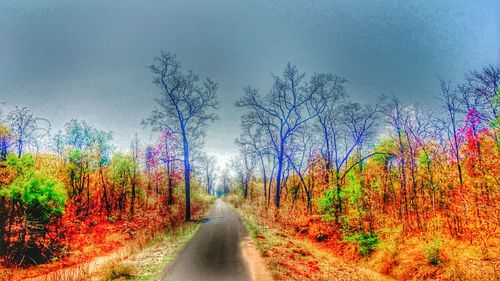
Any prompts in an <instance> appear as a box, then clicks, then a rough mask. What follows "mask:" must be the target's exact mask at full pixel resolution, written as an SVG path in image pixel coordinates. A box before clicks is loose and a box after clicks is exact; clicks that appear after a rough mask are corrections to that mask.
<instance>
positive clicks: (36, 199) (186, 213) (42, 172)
mask: <svg viewBox="0 0 500 281" xmlns="http://www.w3.org/2000/svg"><path fill="white" fill-rule="evenodd" d="M161 67H169V69H170V67H173V68H175V71H176V72H175V73H174V74H172V75H173V76H172V77H170V76H169V77H159V76H161V75H160V74H161V71H160V72H158V71H159V70H158V69H159V68H161ZM150 70H151V72H152V73H153V83H154V84H155V85H157V86H159V87H160V89H162V87H167V88H163V89H162V90H163V92H161V93H160V95H161V97H162V98H163V100H160V99H158V100H156V101H157V102H158V103H160V104H161V105H162V106H161V107H159V108H157V109H155V110H154V111H153V112H152V113H151V114H150V115H149V116H148V117H146V118H145V119H144V120H143V122H142V124H143V126H144V127H146V128H151V129H153V131H154V135H153V137H152V141H150V142H149V143H142V142H141V140H140V139H139V137H138V136H137V134H136V135H134V136H131V141H130V145H129V146H128V147H127V148H122V149H119V148H117V147H115V146H114V145H113V144H112V140H113V133H112V132H108V131H104V130H100V129H98V128H96V127H94V126H93V125H91V124H89V123H87V122H86V121H84V120H75V119H71V120H69V121H68V122H66V124H65V126H64V128H63V129H61V130H58V131H57V132H53V131H52V128H51V123H50V121H49V120H46V119H45V118H42V117H38V116H35V115H34V113H33V112H32V111H31V110H30V109H28V108H26V107H18V106H15V107H12V106H10V105H6V104H5V103H3V102H1V101H0V280H18V279H24V278H30V277H37V276H44V275H46V274H48V273H52V276H55V277H54V278H56V279H57V278H64V279H72V278H74V279H79V278H80V279H81V278H87V277H88V276H92V274H93V273H94V272H95V267H98V266H100V265H101V264H104V263H107V260H114V258H113V257H115V256H123V255H129V254H131V253H135V252H137V249H142V248H143V247H144V246H145V245H148V244H149V243H151V241H154V240H155V239H159V238H158V237H163V236H165V235H164V233H168V235H166V236H165V239H174V240H175V239H177V238H179V237H189V235H190V234H191V233H192V232H194V231H195V224H192V223H190V221H192V220H199V219H200V217H201V216H203V215H204V214H205V211H206V209H207V207H208V206H209V204H210V203H211V202H212V201H213V197H212V193H213V191H212V186H213V181H214V178H215V174H214V170H215V161H214V160H213V158H211V157H209V156H207V155H206V154H205V153H204V152H203V149H202V147H203V146H202V143H203V138H204V136H205V132H206V129H207V127H206V125H207V124H208V123H209V122H211V121H213V120H215V119H216V118H217V115H216V114H215V113H213V112H212V111H211V110H212V109H215V108H217V105H218V102H217V100H216V91H217V86H216V83H215V82H212V84H207V83H204V84H202V83H201V82H200V81H199V80H198V78H197V76H196V77H194V76H193V75H194V74H193V72H186V73H183V72H182V71H181V68H180V63H179V62H178V61H177V60H176V58H175V56H174V55H170V54H168V53H163V52H162V54H161V56H160V57H158V58H156V59H155V65H153V66H151V67H150ZM188 78H189V79H188ZM162 79H163V83H159V81H160V80H162ZM186 79H187V80H186ZM178 82H179V83H180V82H182V83H187V84H185V85H184V86H185V87H181V88H182V89H180V88H179V89H177V90H176V91H171V90H170V88H169V87H170V85H171V83H178ZM204 87H205V88H204ZM167 92H168V94H172V95H174V96H172V97H171V98H166V97H165V94H167ZM169 102H172V104H170V105H169V106H170V109H171V108H177V109H179V110H180V111H179V112H177V113H176V114H175V115H174V117H175V116H181V117H182V118H183V119H182V120H177V119H175V120H174V119H172V118H174V117H172V116H169V115H168V114H170V111H169V110H166V109H165V106H166V104H167V103H169ZM160 104H158V105H160ZM9 108H10V110H9ZM169 118H170V119H169ZM167 119H168V120H167ZM139 123H140V120H138V125H139ZM181 131H182V133H181ZM191 142H193V143H195V144H196V146H195V147H190V145H191ZM193 146H194V144H193ZM186 223H187V224H186ZM158 235H160V236H158ZM170 236H172V237H170ZM179 239H180V240H179V241H183V240H182V239H181V238H179ZM179 241H177V242H174V241H173V240H172V241H170V242H172V243H173V244H172V245H170V246H169V247H168V249H164V250H165V254H166V256H165V257H164V258H161V259H160V260H159V262H160V263H158V264H156V263H150V264H149V265H150V266H153V265H154V264H156V265H157V266H158V268H155V270H156V271H158V270H159V267H160V266H162V265H164V264H165V263H166V262H167V261H168V259H172V256H171V255H172V253H173V252H175V251H174V250H175V249H177V246H176V245H178V244H179V243H180V242H179ZM113 262H114V261H113ZM108 267H109V268H108V271H109V272H108V274H106V276H107V277H106V278H105V279H110V278H111V279H117V278H125V279H130V278H135V277H137V276H142V275H143V274H142V273H143V272H141V270H143V269H141V268H140V267H139V270H138V271H137V270H133V271H132V270H130V267H129V266H128V265H127V264H126V263H124V264H122V263H121V262H118V263H111V264H110V266H108ZM66 268H68V269H69V270H67V271H65V270H62V271H61V272H59V270H61V269H66ZM144 270H146V269H144ZM156 271H155V274H156ZM54 272H58V273H56V274H54ZM146 275H147V274H146ZM61 276H63V277H61ZM82 276H83V277H82ZM147 276H149V275H147ZM108 277H109V278H108ZM47 278H49V279H50V278H52V277H47Z"/></svg>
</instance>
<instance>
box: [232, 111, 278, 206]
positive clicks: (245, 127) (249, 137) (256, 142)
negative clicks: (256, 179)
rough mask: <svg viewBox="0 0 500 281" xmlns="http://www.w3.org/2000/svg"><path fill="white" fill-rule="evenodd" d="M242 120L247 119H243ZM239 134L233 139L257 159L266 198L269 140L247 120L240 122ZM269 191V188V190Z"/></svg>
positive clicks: (265, 197)
mask: <svg viewBox="0 0 500 281" xmlns="http://www.w3.org/2000/svg"><path fill="white" fill-rule="evenodd" d="M243 121H249V120H248V119H245V120H243ZM247 123H248V124H247ZM241 129H242V132H241V135H240V137H238V138H237V139H236V140H235V143H236V144H237V145H239V146H240V147H242V148H243V147H246V149H245V150H246V151H247V153H252V154H254V155H255V157H256V158H257V159H258V162H259V166H260V171H261V173H262V184H263V196H264V199H266V200H267V194H268V170H269V165H268V163H267V162H268V161H266V160H268V158H269V157H270V142H269V141H267V140H266V138H265V136H266V135H265V134H263V133H262V128H261V127H258V126H256V124H252V123H249V122H246V123H245V122H242V124H241ZM269 192H270V190H269Z"/></svg>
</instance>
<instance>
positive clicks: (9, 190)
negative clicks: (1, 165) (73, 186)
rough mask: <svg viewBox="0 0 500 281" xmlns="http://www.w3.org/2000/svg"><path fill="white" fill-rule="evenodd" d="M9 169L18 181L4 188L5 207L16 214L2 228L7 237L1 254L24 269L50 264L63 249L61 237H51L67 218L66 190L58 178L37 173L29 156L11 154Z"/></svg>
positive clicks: (1, 192)
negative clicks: (29, 265) (55, 228)
mask: <svg viewBox="0 0 500 281" xmlns="http://www.w3.org/2000/svg"><path fill="white" fill-rule="evenodd" d="M7 166H8V167H9V168H10V170H11V171H12V174H14V175H15V176H16V177H15V179H14V180H13V181H12V182H11V183H10V184H9V185H6V186H0V199H2V202H3V204H5V205H4V206H3V207H4V208H7V207H8V208H9V210H11V212H12V219H10V220H9V221H8V223H6V224H2V225H1V227H2V232H3V233H6V235H5V237H7V239H6V240H3V243H2V246H3V248H2V249H0V250H1V253H2V254H3V255H6V261H9V262H14V263H17V264H21V265H28V264H38V263H43V262H47V261H50V260H51V259H53V258H54V257H55V256H56V254H57V253H58V251H59V250H60V249H61V247H62V246H63V245H62V243H61V241H60V238H61V237H59V236H57V235H56V234H54V233H52V234H53V235H48V234H49V229H50V228H51V226H52V225H53V223H56V222H57V220H59V219H60V218H61V216H62V214H63V211H64V207H65V205H66V199H67V194H66V189H65V188H64V185H63V184H62V183H61V182H59V181H58V180H57V179H55V178H54V177H52V176H49V175H46V174H44V173H42V172H40V171H36V170H34V161H33V157H32V156H31V155H29V154H26V155H23V156H21V157H17V156H16V155H13V154H10V155H9V156H8V157H7Z"/></svg>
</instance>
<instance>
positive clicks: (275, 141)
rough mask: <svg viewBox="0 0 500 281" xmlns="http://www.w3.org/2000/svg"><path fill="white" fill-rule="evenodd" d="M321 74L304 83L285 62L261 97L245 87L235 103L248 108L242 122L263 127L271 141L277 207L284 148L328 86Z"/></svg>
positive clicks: (256, 92)
mask: <svg viewBox="0 0 500 281" xmlns="http://www.w3.org/2000/svg"><path fill="white" fill-rule="evenodd" d="M319 76H320V75H318V74H315V75H313V77H312V78H311V80H310V82H309V83H306V82H304V77H305V74H304V73H300V72H299V71H298V69H297V68H296V67H295V66H293V65H291V64H290V63H288V64H287V65H286V67H285V69H284V71H283V74H282V77H280V76H277V75H273V76H272V77H273V80H274V83H273V86H272V87H271V89H270V90H269V92H268V94H267V95H265V96H264V97H262V96H261V95H259V93H258V90H257V89H255V88H252V87H251V86H247V87H245V88H243V97H242V98H241V99H240V100H238V101H237V102H236V106H238V107H242V108H246V109H248V111H249V112H248V113H246V114H244V115H243V116H242V123H243V124H248V125H250V124H254V125H257V126H258V127H260V128H261V129H262V131H263V132H264V133H265V134H266V137H267V138H268V139H269V141H270V143H271V150H272V154H273V156H274V157H275V158H276V159H277V165H278V169H277V172H276V175H275V177H276V189H275V196H274V203H275V206H276V207H277V208H279V206H280V191H281V188H282V184H283V177H284V173H285V170H284V164H285V160H286V159H285V151H286V150H287V147H288V146H289V145H290V139H291V137H292V135H293V134H294V133H295V132H296V131H297V130H298V129H299V128H300V127H301V126H303V125H304V124H305V123H307V122H308V121H309V120H311V119H313V118H315V117H316V116H317V113H316V111H315V110H313V108H314V105H315V104H317V103H321V102H323V99H324V98H325V95H322V93H324V92H326V91H325V87H327V86H328V85H327V84H325V83H320V82H321V81H322V79H318V77H319Z"/></svg>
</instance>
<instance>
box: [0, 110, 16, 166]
mask: <svg viewBox="0 0 500 281" xmlns="http://www.w3.org/2000/svg"><path fill="white" fill-rule="evenodd" d="M3 105H5V103H4V102H1V101H0V161H3V160H5V158H6V157H7V152H8V150H9V148H10V147H11V146H12V145H13V142H12V136H11V134H12V133H11V130H10V128H9V126H8V125H7V123H6V122H5V121H4V119H3V114H4V109H3Z"/></svg>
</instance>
